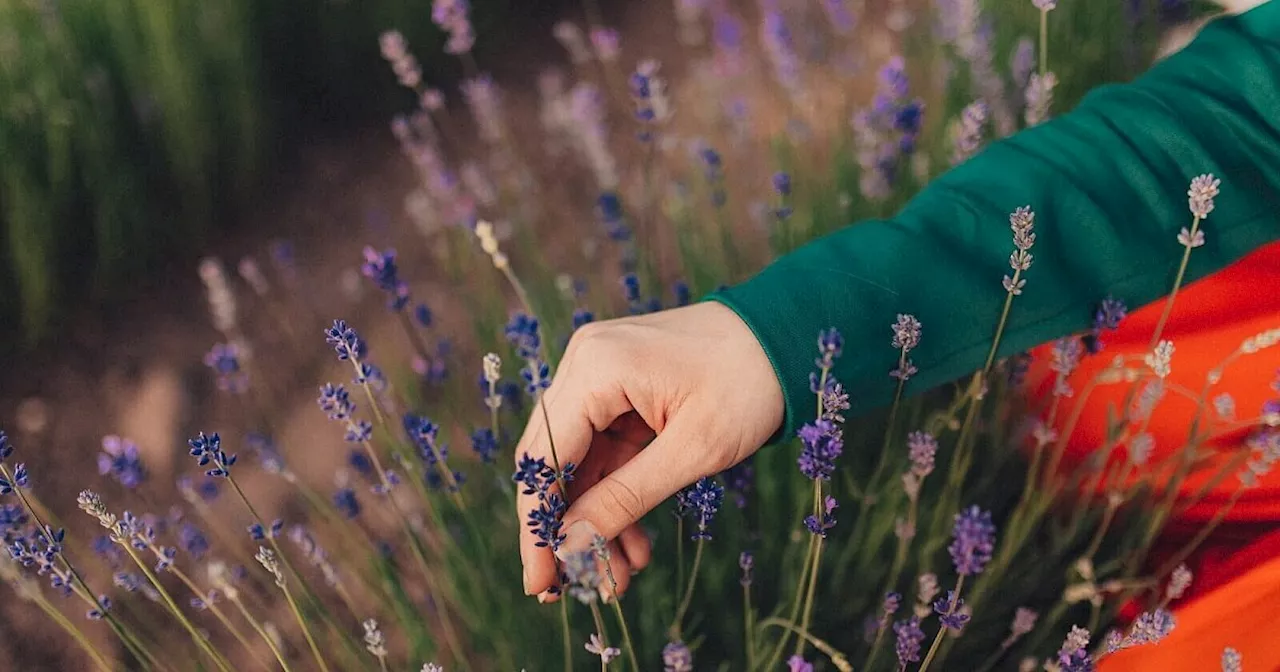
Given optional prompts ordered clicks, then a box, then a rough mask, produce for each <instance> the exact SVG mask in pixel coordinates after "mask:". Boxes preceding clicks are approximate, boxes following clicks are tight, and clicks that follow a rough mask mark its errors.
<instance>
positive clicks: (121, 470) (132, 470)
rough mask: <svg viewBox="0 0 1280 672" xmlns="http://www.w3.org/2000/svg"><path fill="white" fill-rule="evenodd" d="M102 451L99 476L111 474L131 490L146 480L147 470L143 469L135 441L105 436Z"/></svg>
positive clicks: (99, 458)
mask: <svg viewBox="0 0 1280 672" xmlns="http://www.w3.org/2000/svg"><path fill="white" fill-rule="evenodd" d="M102 451H103V452H101V453H98V473H99V474H102V475H104V476H105V475H107V474H111V476H112V477H113V478H115V479H116V480H117V481H119V482H120V485H123V486H124V487H126V488H129V489H130V490H132V489H134V488H136V487H138V486H139V485H141V484H142V482H143V481H144V480H146V478H147V470H146V468H144V467H143V464H142V456H141V455H140V454H139V453H138V445H137V444H136V443H134V442H133V441H130V440H129V439H122V438H120V437H118V436H104V437H102Z"/></svg>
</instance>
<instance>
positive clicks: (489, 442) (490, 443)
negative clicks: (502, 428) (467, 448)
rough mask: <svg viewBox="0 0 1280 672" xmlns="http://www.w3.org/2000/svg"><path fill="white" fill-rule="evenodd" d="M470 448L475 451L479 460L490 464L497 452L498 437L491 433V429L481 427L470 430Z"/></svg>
mask: <svg viewBox="0 0 1280 672" xmlns="http://www.w3.org/2000/svg"><path fill="white" fill-rule="evenodd" d="M471 450H473V451H475V454H476V456H477V457H479V458H480V461H481V462H484V463H485V464H492V463H493V459H494V456H495V455H497V454H498V437H496V436H494V435H493V430H492V429H490V428H488V427H481V428H480V429H477V430H475V431H474V432H471Z"/></svg>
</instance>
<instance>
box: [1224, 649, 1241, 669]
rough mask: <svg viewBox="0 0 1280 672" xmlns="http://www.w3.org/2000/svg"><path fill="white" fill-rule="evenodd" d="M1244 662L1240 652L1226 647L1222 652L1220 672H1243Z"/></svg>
mask: <svg viewBox="0 0 1280 672" xmlns="http://www.w3.org/2000/svg"><path fill="white" fill-rule="evenodd" d="M1243 670H1244V661H1243V659H1242V657H1241V656H1240V652H1239V651H1237V650H1235V649H1233V648H1231V647H1229V646H1228V647H1227V648H1225V649H1223V650H1222V672H1243Z"/></svg>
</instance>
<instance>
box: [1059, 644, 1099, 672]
mask: <svg viewBox="0 0 1280 672" xmlns="http://www.w3.org/2000/svg"><path fill="white" fill-rule="evenodd" d="M1058 668H1059V669H1060V670H1061V672H1094V665H1093V658H1092V657H1091V656H1090V655H1089V652H1088V651H1087V650H1085V649H1084V648H1079V649H1073V650H1071V651H1062V652H1060V653H1058Z"/></svg>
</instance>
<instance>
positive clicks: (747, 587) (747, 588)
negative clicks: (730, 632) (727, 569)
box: [742, 581, 756, 672]
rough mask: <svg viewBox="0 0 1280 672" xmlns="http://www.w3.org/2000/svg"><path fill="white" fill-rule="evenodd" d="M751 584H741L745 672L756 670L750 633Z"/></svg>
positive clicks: (753, 644)
mask: <svg viewBox="0 0 1280 672" xmlns="http://www.w3.org/2000/svg"><path fill="white" fill-rule="evenodd" d="M751 617H752V611H751V584H750V583H747V582H746V581H743V582H742V627H743V633H742V636H743V642H744V643H745V644H746V649H747V672H754V670H755V669H756V645H755V642H754V641H753V638H754V636H755V633H754V632H753V631H752V630H753V627H752V624H751Z"/></svg>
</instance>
